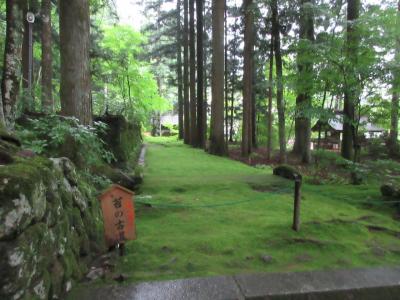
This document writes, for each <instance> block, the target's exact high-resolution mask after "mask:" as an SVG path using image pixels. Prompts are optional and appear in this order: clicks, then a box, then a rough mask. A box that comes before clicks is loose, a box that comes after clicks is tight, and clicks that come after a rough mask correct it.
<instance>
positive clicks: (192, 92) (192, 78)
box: [189, 0, 198, 147]
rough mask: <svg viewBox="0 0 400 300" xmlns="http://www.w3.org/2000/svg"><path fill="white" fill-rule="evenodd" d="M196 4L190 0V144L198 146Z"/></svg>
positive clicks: (193, 0)
mask: <svg viewBox="0 0 400 300" xmlns="http://www.w3.org/2000/svg"><path fill="white" fill-rule="evenodd" d="M194 4H195V0H189V15H190V24H189V27H190V38H189V41H190V144H191V145H192V146H194V147H197V146H198V139H197V129H196V123H197V116H196V109H197V104H196V34H195V22H194Z"/></svg>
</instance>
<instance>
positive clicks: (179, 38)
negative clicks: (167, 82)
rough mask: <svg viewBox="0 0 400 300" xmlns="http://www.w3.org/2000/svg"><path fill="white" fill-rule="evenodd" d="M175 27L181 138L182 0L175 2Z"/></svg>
mask: <svg viewBox="0 0 400 300" xmlns="http://www.w3.org/2000/svg"><path fill="white" fill-rule="evenodd" d="M176 3H177V4H176V27H177V37H176V42H177V52H176V60H177V69H176V75H177V80H178V127H179V139H180V140H182V139H183V137H184V128H183V76H182V26H181V6H182V1H181V0H178V1H177V2H176Z"/></svg>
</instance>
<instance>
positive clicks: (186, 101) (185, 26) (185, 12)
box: [183, 0, 190, 144]
mask: <svg viewBox="0 0 400 300" xmlns="http://www.w3.org/2000/svg"><path fill="white" fill-rule="evenodd" d="M183 115H184V117H183V123H184V126H183V129H184V130H183V133H184V142H185V144H190V102H189V0H183Z"/></svg>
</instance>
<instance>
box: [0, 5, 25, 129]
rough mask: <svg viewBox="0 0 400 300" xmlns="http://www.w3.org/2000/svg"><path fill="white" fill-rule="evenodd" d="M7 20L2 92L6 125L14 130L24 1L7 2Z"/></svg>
mask: <svg viewBox="0 0 400 300" xmlns="http://www.w3.org/2000/svg"><path fill="white" fill-rule="evenodd" d="M6 19H7V28H6V40H5V49H4V64H3V79H2V83H1V85H2V86H1V92H2V100H3V113H4V123H5V125H6V126H7V127H8V128H12V127H13V126H14V121H15V114H16V103H17V98H18V93H19V85H20V70H21V64H20V61H21V59H20V53H21V48H22V40H23V20H24V16H23V1H22V0H7V1H6Z"/></svg>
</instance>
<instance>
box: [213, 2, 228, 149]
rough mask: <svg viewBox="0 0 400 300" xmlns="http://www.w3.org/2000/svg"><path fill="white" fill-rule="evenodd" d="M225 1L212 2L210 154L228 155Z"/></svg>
mask: <svg viewBox="0 0 400 300" xmlns="http://www.w3.org/2000/svg"><path fill="white" fill-rule="evenodd" d="M224 7H225V1H224V0H212V33H213V35H212V50H213V57H212V72H211V73H212V74H211V76H212V79H211V80H212V83H211V90H212V101H211V135H210V147H209V152H210V153H211V154H215V155H221V156H222V155H226V154H227V148H226V144H225V139H224Z"/></svg>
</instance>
